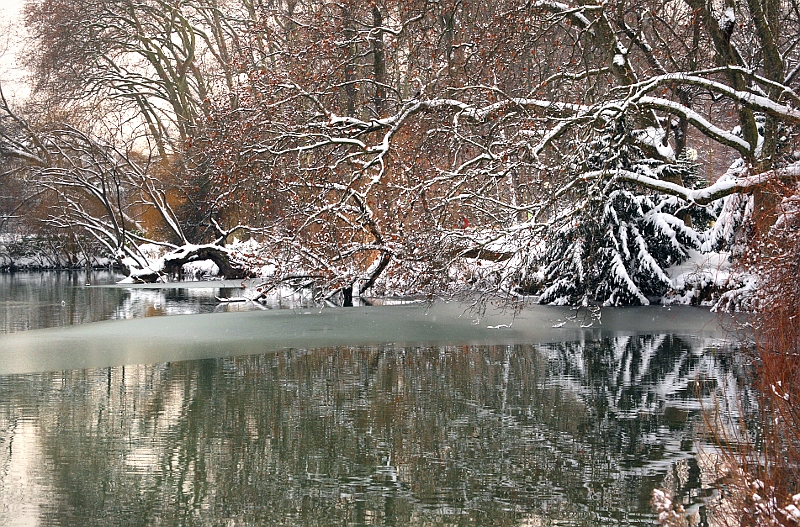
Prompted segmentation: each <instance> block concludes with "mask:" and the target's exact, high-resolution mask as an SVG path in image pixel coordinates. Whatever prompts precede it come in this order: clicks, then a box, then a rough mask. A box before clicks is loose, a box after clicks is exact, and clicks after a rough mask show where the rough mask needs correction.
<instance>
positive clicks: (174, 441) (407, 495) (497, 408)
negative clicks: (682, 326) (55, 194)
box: [0, 336, 741, 526]
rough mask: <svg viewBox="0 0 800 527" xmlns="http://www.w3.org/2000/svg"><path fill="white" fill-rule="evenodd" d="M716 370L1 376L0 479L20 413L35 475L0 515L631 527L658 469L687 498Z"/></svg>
mask: <svg viewBox="0 0 800 527" xmlns="http://www.w3.org/2000/svg"><path fill="white" fill-rule="evenodd" d="M724 357H726V355H725V353H724V351H723V350H716V349H714V348H709V347H706V348H705V349H702V348H701V347H700V346H699V345H698V344H697V343H692V342H690V341H687V340H682V339H679V338H676V337H671V336H658V337H652V336H642V337H626V338H620V339H607V340H603V341H598V342H583V343H563V344H555V345H548V346H535V347H534V346H483V347H474V346H469V347H444V348H439V347H434V348H400V347H382V348H377V347H374V348H373V347H369V348H330V349H320V350H313V351H301V350H285V351H283V352H279V353H270V354H265V355H258V356H244V357H234V358H224V359H213V360H205V361H193V362H183V363H173V364H161V365H156V366H136V367H124V368H123V367H116V368H110V369H102V370H101V369H97V370H81V371H71V372H65V373H58V374H38V375H28V376H17V377H7V378H3V379H0V388H2V390H0V424H2V425H3V426H2V427H0V430H3V432H0V435H2V437H0V441H2V443H0V445H2V446H3V448H4V449H5V451H6V453H4V456H5V457H3V458H0V468H2V467H3V466H6V467H7V466H11V465H13V464H14V463H15V462H16V463H21V462H22V461H23V460H18V459H15V458H14V454H13V451H12V449H11V448H10V447H9V446H8V445H10V444H11V441H12V439H13V436H14V433H15V432H14V426H12V424H11V423H13V422H14V420H15V419H18V418H19V417H20V415H23V414H24V415H25V416H27V418H29V419H32V420H33V421H34V422H35V423H36V434H35V437H34V438H32V439H34V440H35V441H36V442H37V445H38V448H39V449H40V451H41V456H42V459H43V460H45V462H44V463H40V464H39V465H37V470H38V471H39V472H38V473H37V474H35V475H31V476H30V479H29V480H27V481H23V482H14V481H11V480H9V479H7V478H6V474H8V473H9V470H8V469H7V468H6V469H4V470H3V471H2V472H0V496H5V495H8V494H9V493H10V492H13V491H14V490H15V489H14V487H15V485H21V486H22V487H24V488H23V489H22V492H26V490H27V491H28V492H33V491H34V490H35V489H34V487H36V488H38V489H40V490H39V491H38V492H42V493H45V494H46V496H45V498H46V499H44V501H45V502H46V503H47V505H46V506H45V507H42V508H40V510H39V518H40V522H41V523H42V524H44V525H120V526H122V525H256V524H258V525H262V524H263V525H267V524H269V525H341V524H349V525H372V524H380V525H394V524H396V525H487V524H491V525H518V524H525V525H537V524H543V525H547V524H552V523H556V522H558V523H559V524H561V523H566V524H572V525H618V524H641V525H645V524H647V525H649V524H651V523H652V514H651V512H650V509H649V498H650V492H651V490H652V489H653V488H654V487H657V486H660V485H662V484H663V483H664V481H665V478H670V477H671V478H674V477H675V476H674V475H675V467H676V466H679V465H680V466H689V467H692V470H689V471H688V472H687V471H683V472H681V474H684V473H686V474H689V476H688V478H686V481H683V480H682V488H683V489H684V490H685V492H686V493H691V494H692V495H693V496H695V495H697V494H698V489H699V488H700V476H699V470H698V469H697V468H696V467H697V463H696V462H695V461H694V458H693V456H694V454H693V453H692V449H693V444H694V439H695V437H697V434H698V431H699V430H700V429H699V426H700V424H701V419H700V412H701V406H700V402H699V400H698V399H697V397H696V395H695V394H696V392H697V390H696V387H697V386H698V382H699V381H702V385H703V386H704V387H706V388H707V390H710V391H707V392H705V393H706V394H707V395H710V394H711V391H715V392H718V391H720V390H721V389H722V388H723V387H724V386H728V385H729V384H730V383H731V382H733V383H735V382H736V379H737V376H740V373H741V372H739V371H738V370H737V369H736V368H735V367H734V366H735V364H733V363H731V362H730V361H727V360H723V358H724ZM687 463H688V465H687ZM34 479H35V480H36V481H38V483H37V484H36V485H38V487H37V486H36V485H34V483H33V481H34ZM8 510H9V512H8V513H6V512H4V511H0V523H2V521H1V520H3V514H13V513H14V506H13V505H12V506H11V507H10V508H9V509H8Z"/></svg>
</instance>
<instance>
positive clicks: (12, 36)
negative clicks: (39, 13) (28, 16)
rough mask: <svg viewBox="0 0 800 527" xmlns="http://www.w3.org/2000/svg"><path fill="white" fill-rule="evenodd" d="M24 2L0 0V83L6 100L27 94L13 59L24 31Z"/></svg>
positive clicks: (19, 71) (19, 70)
mask: <svg viewBox="0 0 800 527" xmlns="http://www.w3.org/2000/svg"><path fill="white" fill-rule="evenodd" d="M24 2H25V0H0V82H2V84H3V91H4V92H5V94H6V97H8V98H17V97H24V96H25V95H27V92H28V90H27V88H26V87H25V86H23V85H22V82H21V81H22V78H23V75H24V72H23V71H22V70H21V69H20V68H19V66H18V64H17V61H16V57H15V51H16V49H18V48H19V45H20V40H21V37H22V31H23V30H24V28H23V27H22V22H21V21H20V13H21V11H22V5H23V4H24Z"/></svg>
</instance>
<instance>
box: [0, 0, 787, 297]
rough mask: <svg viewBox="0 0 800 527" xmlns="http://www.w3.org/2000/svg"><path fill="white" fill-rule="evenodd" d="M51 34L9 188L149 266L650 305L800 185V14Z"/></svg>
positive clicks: (56, 19) (125, 11)
mask: <svg viewBox="0 0 800 527" xmlns="http://www.w3.org/2000/svg"><path fill="white" fill-rule="evenodd" d="M26 23H27V25H28V28H29V31H30V34H31V42H30V45H29V46H28V47H27V48H26V50H27V51H28V57H29V61H28V64H29V66H30V68H31V70H32V71H33V72H34V75H33V80H34V81H35V87H36V90H35V95H34V96H33V97H32V98H31V100H30V101H28V102H27V103H26V104H25V105H14V104H11V103H10V102H9V101H4V105H3V110H4V114H3V116H2V122H1V123H0V134H1V136H2V137H1V139H2V142H1V144H0V149H1V150H2V153H3V161H4V168H5V173H6V177H14V178H17V179H19V178H25V179H26V180H28V181H31V182H34V183H35V185H34V186H35V188H36V189H38V191H40V192H43V194H41V197H40V198H39V199H38V201H37V202H38V203H41V204H42V209H41V210H42V211H44V212H42V213H41V214H40V216H41V219H42V220H44V221H45V222H47V223H48V224H49V225H51V226H54V227H57V228H70V229H78V230H80V231H81V232H83V233H84V234H85V235H86V236H91V237H94V238H95V239H97V240H101V241H102V244H103V246H105V247H107V249H108V251H109V252H111V253H112V254H114V255H116V257H118V258H119V259H120V261H123V262H125V264H126V265H127V266H128V268H129V269H130V270H131V272H132V273H133V274H134V275H138V276H151V277H155V276H158V275H159V273H161V272H163V271H164V270H165V269H166V267H165V263H164V262H166V261H169V260H170V258H172V261H184V260H181V259H180V255H183V256H184V257H186V258H191V257H193V256H192V255H193V254H194V253H192V251H193V250H196V248H200V247H202V248H204V249H203V250H204V251H206V252H205V253H203V252H202V251H198V252H197V254H198V255H199V254H201V253H202V254H204V255H205V257H207V256H208V251H209V250H211V249H209V248H212V247H214V248H216V249H214V251H216V252H217V253H218V254H219V255H221V256H219V258H220V261H222V260H225V259H226V258H228V257H229V256H230V257H231V258H234V261H235V262H236V265H235V266H234V267H236V269H233V268H232V269H231V270H230V271H229V274H230V273H233V274H237V273H238V275H246V274H250V273H253V274H259V275H260V276H262V277H263V278H264V279H265V280H266V281H267V282H268V284H266V286H265V287H266V289H269V287H270V285H275V284H278V283H286V282H290V283H292V284H295V285H300V286H308V287H312V288H313V289H314V290H315V291H316V292H317V293H318V294H319V295H320V296H321V297H328V296H330V295H334V294H339V295H341V297H342V298H343V300H344V301H345V302H346V301H348V299H349V298H351V296H352V295H358V294H363V293H364V292H366V291H371V293H370V294H392V293H444V292H469V291H478V292H486V291H494V292H497V291H500V292H503V293H505V294H507V295H511V296H512V297H516V296H520V295H527V294H537V295H540V296H539V298H540V300H541V301H543V302H547V303H569V304H581V303H583V304H586V303H594V302H597V303H600V304H607V305H620V304H646V303H649V302H651V301H653V300H656V299H659V298H661V297H663V296H664V295H665V294H667V293H668V292H670V291H673V290H674V289H675V288H676V287H677V286H676V283H675V280H674V279H672V278H671V277H670V276H669V275H668V269H669V268H670V267H672V266H675V265H677V264H680V263H682V262H684V261H685V260H687V259H688V258H690V256H692V255H693V254H696V253H702V252H709V251H720V250H723V251H724V250H729V249H730V246H731V244H732V243H735V242H736V240H737V239H739V238H741V237H742V236H747V232H748V231H747V229H748V228H750V227H749V226H748V225H749V223H748V218H749V217H750V215H752V213H753V211H756V212H758V211H761V210H762V209H763V210H772V209H773V208H774V206H775V204H776V203H777V202H778V201H780V199H781V195H779V194H777V193H776V192H775V190H774V188H776V187H775V186H774V185H775V184H776V183H782V184H785V183H789V185H788V186H786V185H781V186H780V188H784V189H785V188H789V189H793V188H794V185H793V182H794V181H795V180H796V179H797V177H798V173H800V146H798V131H800V126H798V125H800V97H798V93H797V91H796V88H797V86H798V77H800V50H799V49H798V40H800V5H799V4H798V2H796V1H795V0H787V1H777V0H736V1H734V0H726V1H725V2H724V3H721V2H711V1H707V0H643V1H635V0H632V1H620V2H613V3H607V2H580V3H578V2H576V3H574V4H570V3H565V2H552V1H531V0H488V1H486V2H480V3H478V2H464V1H462V0H408V1H405V2H394V1H388V0H376V1H373V2H356V1H351V0H341V1H339V2H328V1H323V0H178V1H172V2H167V1H165V0H113V1H96V0H29V1H28V3H27V7H26ZM44 191H46V192H44ZM792 192H793V190H792ZM234 239H237V240H239V241H240V242H241V241H242V240H248V241H249V245H247V248H245V249H242V247H241V244H239V245H238V246H237V247H239V249H234V248H233V247H234V246H233V245H231V244H232V243H233V241H234ZM143 242H152V243H157V244H161V245H162V246H164V247H166V248H167V249H168V250H170V251H172V252H173V255H172V256H170V258H167V259H166V260H162V261H160V262H153V261H150V260H148V259H147V257H145V255H144V254H143V251H140V250H139V249H138V248H139V246H140V245H141V244H142V243H143ZM237 251H238V252H237ZM234 253H235V256H234ZM176 255H177V256H176ZM198 257H199V256H198ZM176 258H177V260H176ZM705 285H707V284H705ZM684 286H687V285H686V284H684ZM687 287H696V288H702V287H704V284H702V283H699V282H698V283H695V284H693V285H692V284H689V285H688V286H687ZM693 294H694V297H693V298H694V300H698V299H699V298H700V296H702V294H704V293H702V292H701V291H700V290H699V289H698V291H696V292H695V293H693ZM690 296H691V295H690Z"/></svg>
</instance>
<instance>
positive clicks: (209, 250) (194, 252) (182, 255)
mask: <svg viewBox="0 0 800 527" xmlns="http://www.w3.org/2000/svg"><path fill="white" fill-rule="evenodd" d="M202 260H211V261H212V262H214V264H216V266H217V267H218V268H219V273H220V276H222V277H224V278H228V279H232V280H238V279H241V278H251V277H253V276H255V274H254V273H253V271H252V269H250V268H249V267H248V266H246V265H245V264H243V263H242V262H238V261H236V259H235V258H232V256H231V253H230V252H228V251H226V250H225V249H223V248H222V247H218V246H215V245H199V246H186V247H180V248H178V249H176V250H175V251H173V252H172V253H170V254H168V255H167V256H165V257H164V258H163V265H162V266H161V267H160V268H159V269H149V270H136V269H128V274H129V276H130V277H132V278H133V280H135V281H137V282H141V283H155V282H159V281H162V280H164V279H165V278H169V277H173V276H178V277H180V276H182V268H183V265H184V264H187V263H191V262H199V261H202Z"/></svg>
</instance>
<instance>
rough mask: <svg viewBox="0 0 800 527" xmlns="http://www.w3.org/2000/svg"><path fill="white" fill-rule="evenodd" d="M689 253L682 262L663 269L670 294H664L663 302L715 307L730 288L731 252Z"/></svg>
mask: <svg viewBox="0 0 800 527" xmlns="http://www.w3.org/2000/svg"><path fill="white" fill-rule="evenodd" d="M688 253H689V257H688V258H687V259H686V261H685V262H683V263H681V264H679V265H675V266H672V267H670V268H669V269H667V270H666V271H667V276H669V278H670V280H671V281H672V291H670V292H669V293H668V294H667V295H665V297H664V299H663V303H664V304H666V305H673V304H691V305H702V306H709V307H711V306H714V305H715V304H716V303H717V302H718V301H719V299H720V296H721V294H722V292H723V291H725V290H726V289H728V288H729V287H730V285H731V262H730V258H729V257H730V253H728V252H708V253H702V252H700V251H697V250H694V249H690V250H689V251H688Z"/></svg>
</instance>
